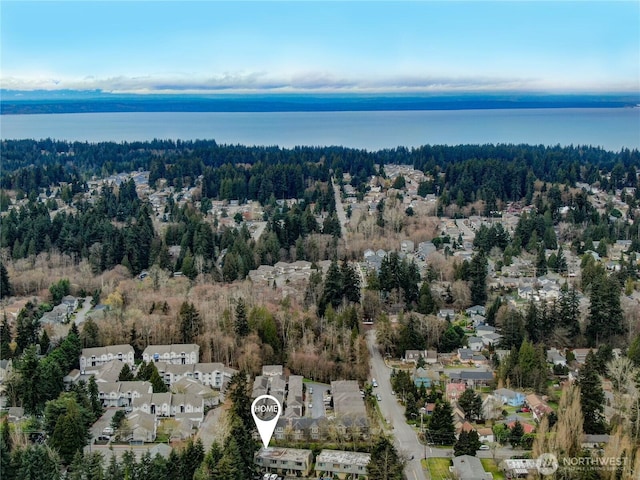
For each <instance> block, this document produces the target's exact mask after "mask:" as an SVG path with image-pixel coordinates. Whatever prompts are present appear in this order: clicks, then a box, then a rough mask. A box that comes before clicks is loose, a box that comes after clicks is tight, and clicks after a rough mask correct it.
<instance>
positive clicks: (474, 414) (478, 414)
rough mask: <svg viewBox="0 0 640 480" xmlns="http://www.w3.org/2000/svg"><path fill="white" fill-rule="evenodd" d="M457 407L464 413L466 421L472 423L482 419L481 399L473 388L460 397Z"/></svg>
mask: <svg viewBox="0 0 640 480" xmlns="http://www.w3.org/2000/svg"><path fill="white" fill-rule="evenodd" d="M458 405H459V406H460V408H461V409H462V410H463V411H464V415H465V418H466V419H467V420H470V421H473V420H476V419H481V418H482V398H480V395H478V394H477V393H476V392H475V391H474V390H473V388H467V389H466V390H465V391H464V392H463V393H462V395H460V398H459V399H458Z"/></svg>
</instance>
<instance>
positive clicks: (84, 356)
mask: <svg viewBox="0 0 640 480" xmlns="http://www.w3.org/2000/svg"><path fill="white" fill-rule="evenodd" d="M133 355H134V352H133V347H132V346H131V345H111V346H108V347H94V348H83V349H82V353H81V354H80V371H81V373H83V372H84V371H85V370H90V369H91V368H92V367H99V366H101V365H104V364H105V363H108V362H110V361H111V360H120V361H121V362H123V363H127V364H128V365H129V366H130V367H133Z"/></svg>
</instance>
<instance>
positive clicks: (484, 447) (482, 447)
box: [479, 445, 491, 450]
mask: <svg viewBox="0 0 640 480" xmlns="http://www.w3.org/2000/svg"><path fill="white" fill-rule="evenodd" d="M490 448H491V447H489V445H480V448H479V450H489V449H490Z"/></svg>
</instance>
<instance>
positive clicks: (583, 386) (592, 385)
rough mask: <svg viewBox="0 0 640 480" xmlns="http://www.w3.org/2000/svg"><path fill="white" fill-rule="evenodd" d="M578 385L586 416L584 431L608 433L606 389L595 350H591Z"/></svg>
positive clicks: (581, 403)
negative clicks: (605, 406) (599, 371)
mask: <svg viewBox="0 0 640 480" xmlns="http://www.w3.org/2000/svg"><path fill="white" fill-rule="evenodd" d="M578 385H579V386H580V406H581V407H582V416H583V418H584V432H585V433H587V434H603V433H606V424H605V420H604V415H603V412H604V404H605V399H604V390H603V389H602V382H601V381H600V377H599V376H598V370H597V359H596V356H595V354H594V353H593V351H590V352H589V354H588V355H587V358H586V360H585V363H584V365H583V366H582V369H580V375H579V377H578Z"/></svg>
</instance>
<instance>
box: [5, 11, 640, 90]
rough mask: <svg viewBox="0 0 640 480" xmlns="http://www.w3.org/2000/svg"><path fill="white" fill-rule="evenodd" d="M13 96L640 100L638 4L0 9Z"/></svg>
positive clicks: (7, 85) (7, 81) (7, 82)
mask: <svg viewBox="0 0 640 480" xmlns="http://www.w3.org/2000/svg"><path fill="white" fill-rule="evenodd" d="M0 9H1V10H0V14H1V25H0V26H1V34H0V35H1V37H0V40H1V51H0V53H1V57H0V67H1V70H0V71H1V74H0V80H1V82H2V85H1V86H2V88H5V89H20V90H32V89H80V90H81V89H102V90H105V91H118V92H141V93H144V92H168V93H170V92H236V91H237V92H251V91H255V92H295V91H313V92H345V93H351V92H440V91H511V90H522V91H576V92H583V91H595V92H599V91H612V92H615V91H626V92H638V91H639V90H640V2H638V1H622V2H616V1H607V2H592V1H572V2H561V1H560V2H558V1H553V2H541V1H533V2H518V1H500V2H486V1H472V2H459V1H452V2H435V1H412V2H410V1H407V2H403V1H395V2H392V3H391V2H364V1H357V2H349V3H347V2H340V1H332V2H309V1H297V2H274V1H261V2H244V1H240V2H237V1H236V2H217V1H216V2H214V1H196V2H167V1H163V2H150V1H146V2H135V3H132V2H124V1H110V2H94V1H84V2H54V1H45V2H33V1H29V0H27V1H25V0H21V1H7V0H3V1H2V2H0Z"/></svg>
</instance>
